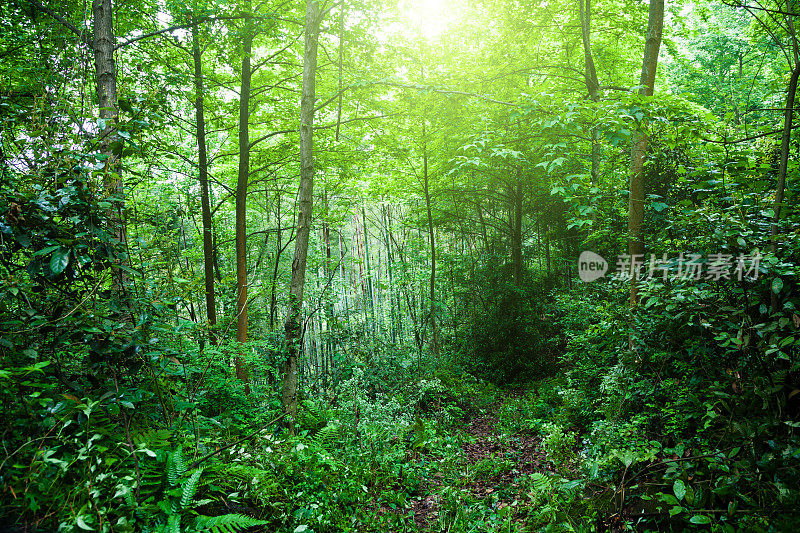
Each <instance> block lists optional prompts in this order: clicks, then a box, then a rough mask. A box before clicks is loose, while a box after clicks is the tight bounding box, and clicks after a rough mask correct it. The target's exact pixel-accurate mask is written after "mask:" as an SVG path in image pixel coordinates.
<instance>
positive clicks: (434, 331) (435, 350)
mask: <svg viewBox="0 0 800 533" xmlns="http://www.w3.org/2000/svg"><path fill="white" fill-rule="evenodd" d="M426 133H427V132H426V128H425V118H423V119H422V184H423V187H424V193H425V210H426V212H427V214H428V240H429V242H430V248H431V277H430V312H429V315H428V320H430V326H431V339H430V348H431V353H432V354H433V355H434V356H437V355H439V331H438V327H437V324H436V238H435V236H434V232H433V212H432V211H431V191H430V184H429V180H428V140H427V138H426Z"/></svg>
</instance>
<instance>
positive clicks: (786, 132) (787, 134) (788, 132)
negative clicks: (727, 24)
mask: <svg viewBox="0 0 800 533" xmlns="http://www.w3.org/2000/svg"><path fill="white" fill-rule="evenodd" d="M798 77H800V63H798V64H796V65H795V66H794V68H793V69H792V76H791V78H789V89H788V92H787V94H786V109H785V111H784V115H783V137H782V138H781V161H780V167H779V168H778V184H777V188H776V189H775V207H774V211H775V213H774V215H773V218H772V226H771V227H770V236H771V237H772V245H771V248H770V249H771V250H772V253H773V254H777V253H778V230H779V224H780V220H781V210H782V209H783V194H784V190H786V174H787V170H788V167H789V148H790V142H791V139H792V117H793V115H794V102H795V93H797V80H798ZM778 303H779V302H778V295H777V294H776V293H775V292H774V291H770V308H771V311H772V312H773V313H775V312H777V311H778Z"/></svg>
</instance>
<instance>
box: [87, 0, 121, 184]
mask: <svg viewBox="0 0 800 533" xmlns="http://www.w3.org/2000/svg"><path fill="white" fill-rule="evenodd" d="M92 18H93V39H92V46H93V48H94V70H95V76H96V78H97V79H96V82H95V83H96V87H97V105H98V107H99V108H100V118H101V119H103V120H104V121H105V128H103V131H102V132H101V133H100V139H101V145H100V151H101V153H102V154H103V155H104V156H105V157H106V171H107V173H106V180H107V181H106V187H107V188H108V189H109V191H108V192H109V193H114V192H116V189H117V187H118V184H117V178H116V177H115V176H113V174H112V173H113V171H114V168H115V164H116V163H117V157H116V156H115V155H114V154H113V153H112V151H111V142H112V141H113V140H114V138H116V126H117V117H118V115H119V111H118V109H117V68H116V64H115V62H114V45H115V44H116V42H115V40H116V37H115V36H114V23H113V20H114V13H113V9H112V6H111V0H93V2H92Z"/></svg>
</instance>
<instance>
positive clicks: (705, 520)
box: [689, 514, 711, 524]
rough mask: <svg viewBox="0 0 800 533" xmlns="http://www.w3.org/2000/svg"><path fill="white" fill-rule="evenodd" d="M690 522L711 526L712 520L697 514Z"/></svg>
mask: <svg viewBox="0 0 800 533" xmlns="http://www.w3.org/2000/svg"><path fill="white" fill-rule="evenodd" d="M689 522H691V523H692V524H710V523H711V519H710V518H709V517H707V516H705V515H702V514H696V515H694V516H693V517H691V518H690V519H689Z"/></svg>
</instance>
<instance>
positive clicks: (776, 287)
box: [772, 278, 783, 294]
mask: <svg viewBox="0 0 800 533" xmlns="http://www.w3.org/2000/svg"><path fill="white" fill-rule="evenodd" d="M782 288H783V280H782V279H781V278H775V279H773V280H772V292H774V293H775V294H778V293H779V292H781V289H782Z"/></svg>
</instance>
